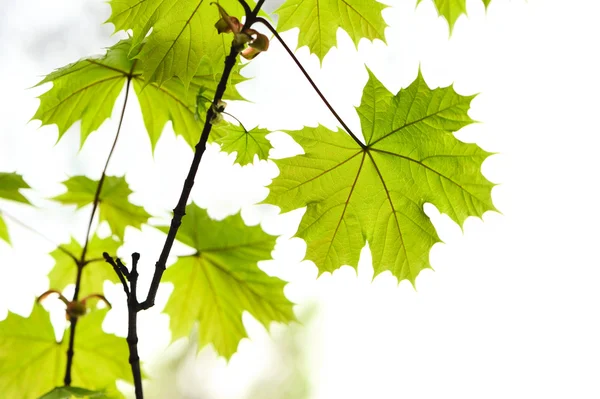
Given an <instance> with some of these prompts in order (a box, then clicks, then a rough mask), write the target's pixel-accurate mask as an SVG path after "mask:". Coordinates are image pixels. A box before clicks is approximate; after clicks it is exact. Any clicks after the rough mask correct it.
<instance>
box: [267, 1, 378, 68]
mask: <svg viewBox="0 0 600 399" xmlns="http://www.w3.org/2000/svg"><path fill="white" fill-rule="evenodd" d="M385 8H386V6H385V5H384V4H381V3H379V2H377V1H375V0H344V1H338V0H287V1H286V2H284V3H283V4H282V5H281V6H280V7H279V8H278V9H277V10H275V14H278V15H279V21H278V22H277V30H278V31H280V32H284V31H286V30H289V29H292V28H299V29H300V34H299V36H298V47H302V46H308V49H309V50H310V52H311V53H312V54H316V56H317V57H319V61H321V62H322V61H323V58H325V55H326V54H327V53H328V52H329V49H331V48H332V47H335V46H336V43H337V39H336V32H337V30H338V28H342V29H343V30H345V31H346V33H348V35H349V36H350V38H351V39H352V41H353V42H354V44H355V45H357V46H358V42H359V41H360V39H362V38H366V39H369V40H374V39H380V40H382V41H384V42H385V27H386V24H385V21H384V20H383V17H382V16H381V11H382V10H383V9H385Z"/></svg>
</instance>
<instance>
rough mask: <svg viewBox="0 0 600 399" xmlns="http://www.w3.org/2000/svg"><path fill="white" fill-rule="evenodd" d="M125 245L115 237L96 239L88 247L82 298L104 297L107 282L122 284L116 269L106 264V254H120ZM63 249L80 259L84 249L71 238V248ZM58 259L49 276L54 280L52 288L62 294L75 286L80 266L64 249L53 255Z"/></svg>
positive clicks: (81, 286) (64, 246)
mask: <svg viewBox="0 0 600 399" xmlns="http://www.w3.org/2000/svg"><path fill="white" fill-rule="evenodd" d="M120 246H121V243H120V242H119V241H117V240H115V239H114V238H112V237H107V238H98V236H96V235H94V237H92V239H91V240H90V242H89V243H88V247H87V252H86V259H87V260H88V263H87V264H86V265H85V266H84V268H83V271H82V274H81V284H80V291H79V296H80V297H86V296H87V295H89V294H101V293H102V292H103V285H104V281H105V280H109V281H111V282H114V283H118V282H119V278H118V277H117V275H116V274H115V272H114V270H113V269H112V267H111V266H110V265H109V264H108V263H106V262H105V261H104V258H103V257H102V252H108V253H109V254H111V255H113V256H114V255H115V254H116V253H117V249H118V248H119V247H120ZM61 248H63V249H64V250H66V251H68V252H69V253H71V254H74V255H76V256H80V255H81V252H82V251H83V248H82V247H81V245H80V244H79V243H78V242H77V241H75V239H73V238H71V242H70V243H69V244H68V245H62V246H61ZM50 255H51V256H52V257H53V258H54V261H55V263H54V268H52V270H51V271H50V273H49V274H48V278H49V279H50V288H52V289H55V290H58V291H62V290H63V289H64V288H65V287H66V286H67V285H69V284H73V283H75V277H76V276H77V264H76V263H75V260H74V259H73V258H71V257H70V256H69V255H68V254H67V253H65V251H63V250H61V249H60V248H57V249H55V250H54V251H52V252H51V253H50Z"/></svg>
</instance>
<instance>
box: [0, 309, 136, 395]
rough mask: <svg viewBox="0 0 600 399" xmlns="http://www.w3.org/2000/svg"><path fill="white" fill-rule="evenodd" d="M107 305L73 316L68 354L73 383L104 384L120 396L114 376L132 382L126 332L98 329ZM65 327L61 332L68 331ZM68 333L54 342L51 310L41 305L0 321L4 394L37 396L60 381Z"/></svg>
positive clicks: (0, 382)
mask: <svg viewBox="0 0 600 399" xmlns="http://www.w3.org/2000/svg"><path fill="white" fill-rule="evenodd" d="M107 312H108V309H102V310H100V309H98V310H94V311H92V312H90V313H89V314H87V315H85V316H83V317H81V318H79V319H78V322H77V339H76V340H75V348H74V350H75V353H76V355H75V356H74V357H73V368H72V378H73V385H77V386H81V387H84V388H86V389H107V390H108V391H110V393H111V396H110V397H112V398H124V396H123V395H122V394H121V393H120V392H119V391H118V390H117V388H116V384H115V383H116V380H117V379H121V380H125V381H128V382H131V383H133V378H132V375H131V370H130V368H129V363H128V361H127V356H123V354H124V353H128V350H129V349H128V348H127V342H126V341H125V338H120V337H117V336H115V335H112V334H107V333H105V332H104V331H102V322H103V320H104V317H105V315H106V313H107ZM69 333H70V329H67V330H66V331H65V333H64V337H68V336H69ZM68 346H69V340H68V339H64V338H63V339H62V340H61V341H60V342H56V338H55V336H54V328H53V327H52V323H51V322H50V316H49V315H48V313H47V312H46V311H45V310H44V308H42V306H41V305H39V304H36V305H34V306H33V311H32V312H31V315H30V316H29V317H28V318H25V317H22V316H19V315H16V314H13V313H10V312H9V314H8V317H7V318H6V319H5V320H3V321H2V322H0V392H2V397H4V398H37V397H39V396H40V395H42V394H44V393H46V392H48V391H49V390H51V389H52V388H54V387H56V386H60V385H62V383H63V378H64V372H65V369H66V363H67V355H66V352H67V348H68Z"/></svg>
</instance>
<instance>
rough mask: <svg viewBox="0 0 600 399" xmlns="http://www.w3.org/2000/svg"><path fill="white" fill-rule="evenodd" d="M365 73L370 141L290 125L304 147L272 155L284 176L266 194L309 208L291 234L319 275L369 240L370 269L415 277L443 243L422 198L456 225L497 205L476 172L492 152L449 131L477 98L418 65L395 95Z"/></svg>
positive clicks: (363, 111) (365, 129)
mask: <svg viewBox="0 0 600 399" xmlns="http://www.w3.org/2000/svg"><path fill="white" fill-rule="evenodd" d="M369 76H370V77H369V81H368V82H367V85H366V86H365V88H364V91H363V97H362V101H361V105H360V106H359V107H358V108H357V111H358V115H359V117H360V121H361V126H362V133H363V136H364V138H365V140H366V148H364V149H363V148H362V147H361V146H360V145H358V144H357V142H355V141H354V140H353V139H352V138H351V137H350V136H349V135H348V134H346V133H344V132H342V131H338V132H332V131H329V130H328V129H326V128H324V127H317V128H308V127H307V128H304V129H303V130H300V131H295V132H289V133H290V134H291V135H292V137H293V138H294V140H296V141H297V142H298V143H299V144H300V145H301V146H302V147H303V148H304V151H305V154H303V155H299V156H296V157H292V158H286V159H281V160H275V163H276V164H277V166H278V167H279V170H280V175H279V176H278V177H277V178H275V179H274V181H273V183H272V184H271V186H270V189H271V191H270V193H269V196H268V197H267V199H266V200H265V201H264V202H266V203H270V204H274V205H277V206H279V207H280V208H281V210H282V211H283V212H287V211H291V210H293V209H296V208H300V207H304V206H306V207H307V210H306V213H305V214H304V217H303V218H302V222H301V224H300V227H299V229H298V233H297V236H299V237H301V238H303V239H304V240H305V241H306V242H307V245H308V248H307V254H306V257H307V259H309V260H312V261H314V262H315V263H316V265H317V267H318V268H319V271H320V272H321V273H322V272H326V271H329V272H331V271H333V270H335V269H337V268H339V267H340V266H342V265H350V266H353V267H356V265H357V262H358V258H359V254H360V250H361V248H362V247H363V246H364V244H365V241H368V242H369V247H370V249H371V252H372V257H373V268H374V270H375V274H376V275H377V274H378V273H381V272H382V271H385V270H390V271H391V272H392V274H393V275H394V276H396V277H397V278H398V279H399V280H402V279H408V280H410V281H411V282H412V283H413V284H414V282H415V278H416V277H417V275H418V273H419V272H420V271H421V270H422V269H424V268H428V267H430V264H429V250H430V249H431V247H432V246H433V244H434V243H435V242H437V241H439V238H438V235H437V233H436V231H435V229H434V227H433V225H432V223H431V222H430V220H429V218H428V217H427V216H426V215H425V212H424V211H423V205H424V204H425V203H426V202H429V203H432V204H433V205H435V206H436V207H437V208H438V209H439V210H440V212H443V213H446V214H447V215H448V216H450V217H451V218H452V219H453V220H454V221H455V222H457V223H459V224H461V225H462V223H463V222H464V220H465V219H466V218H467V217H468V216H481V215H483V213H484V212H485V211H488V210H494V209H495V208H494V205H493V204H492V199H491V189H492V186H493V184H492V183H490V182H489V181H487V180H486V179H485V178H484V177H483V175H482V174H481V172H480V169H481V164H482V162H483V161H484V159H485V158H486V157H487V156H488V155H489V153H488V152H486V151H483V150H482V149H480V148H479V147H477V146H476V145H475V144H466V143H463V142H461V141H459V140H458V139H456V138H455V137H454V135H453V134H452V132H455V131H457V130H459V129H460V128H461V127H463V126H465V125H468V124H469V123H471V122H472V120H471V118H469V116H468V115H467V111H468V110H469V105H470V102H471V100H472V99H473V98H474V96H467V97H464V96H461V95H459V94H457V93H456V92H455V91H454V89H453V88H452V87H445V88H438V89H435V90H431V89H429V88H428V87H427V84H426V83H425V81H424V79H423V77H422V76H421V74H420V73H419V76H418V77H417V79H416V80H415V81H414V82H413V83H412V84H411V85H410V86H409V87H407V88H406V89H402V90H400V92H399V93H398V94H396V95H393V94H392V93H390V92H389V91H388V90H387V89H386V88H385V87H384V86H383V85H382V84H381V83H380V82H379V81H378V80H377V79H376V78H375V76H374V75H373V74H372V73H371V72H369Z"/></svg>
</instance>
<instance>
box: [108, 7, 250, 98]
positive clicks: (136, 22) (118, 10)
mask: <svg viewBox="0 0 600 399" xmlns="http://www.w3.org/2000/svg"><path fill="white" fill-rule="evenodd" d="M210 3H211V1H208V0H186V1H183V0H145V1H140V0H112V1H111V2H110V6H111V9H112V14H111V16H110V18H109V19H108V21H107V22H111V23H112V24H114V25H115V31H119V30H127V29H132V30H133V48H134V52H137V50H139V54H138V55H137V56H136V57H137V58H138V59H140V60H141V61H142V62H143V68H142V71H143V75H144V79H146V80H147V81H148V82H157V83H158V84H159V85H162V84H163V83H164V82H166V81H168V80H169V79H171V78H172V77H178V78H179V79H181V81H182V82H183V84H184V87H185V88H186V89H187V87H188V86H189V84H190V82H191V81H192V79H193V77H194V76H195V75H196V74H197V73H198V72H199V71H210V73H212V74H213V75H216V74H217V72H221V71H222V70H223V62H224V61H225V57H226V56H227V54H229V50H230V48H231V40H232V36H228V35H219V33H218V32H217V29H216V28H215V23H216V22H217V21H218V20H219V19H220V16H219V10H218V8H217V7H215V6H214V5H211V4H210ZM248 3H249V4H250V6H251V7H252V6H253V2H251V1H248ZM219 4H220V5H221V6H222V7H224V8H225V9H226V10H227V11H228V13H229V14H230V15H234V16H239V17H240V18H241V17H242V16H243V14H244V10H243V8H242V6H241V5H240V3H239V2H238V1H237V0H220V1H219ZM150 29H152V32H151V33H150V35H149V36H148V37H147V38H146V35H147V34H148V32H150ZM144 38H146V43H145V44H144V45H143V46H141V48H140V45H141V43H142V41H143V40H144Z"/></svg>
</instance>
